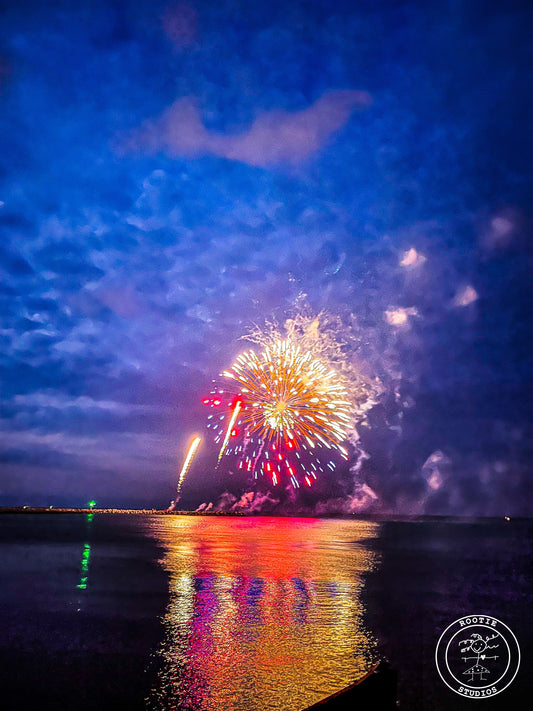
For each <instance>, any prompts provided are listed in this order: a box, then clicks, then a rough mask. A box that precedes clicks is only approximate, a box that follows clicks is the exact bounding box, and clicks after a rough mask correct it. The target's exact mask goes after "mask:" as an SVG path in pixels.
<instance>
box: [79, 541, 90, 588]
mask: <svg viewBox="0 0 533 711" xmlns="http://www.w3.org/2000/svg"><path fill="white" fill-rule="evenodd" d="M90 557H91V546H90V544H89V543H86V544H85V546H84V547H83V553H82V554H81V562H80V569H81V573H82V577H81V578H80V582H79V583H78V584H77V585H76V587H77V588H78V590H85V589H86V588H87V579H88V575H87V573H88V572H89V558H90Z"/></svg>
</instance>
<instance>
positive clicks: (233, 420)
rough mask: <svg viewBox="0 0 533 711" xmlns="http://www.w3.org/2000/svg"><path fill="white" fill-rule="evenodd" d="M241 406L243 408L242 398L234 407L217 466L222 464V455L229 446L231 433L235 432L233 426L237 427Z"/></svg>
mask: <svg viewBox="0 0 533 711" xmlns="http://www.w3.org/2000/svg"><path fill="white" fill-rule="evenodd" d="M241 408H242V402H241V401H240V400H237V402H236V404H235V407H234V409H233V414H232V416H231V418H230V421H229V425H228V428H227V430H226V434H225V436H224V441H223V442H222V447H221V448H220V452H219V454H218V461H217V466H218V465H219V464H220V460H221V459H222V455H223V454H224V452H225V451H226V447H227V446H228V442H229V438H230V437H231V433H232V432H233V428H234V427H235V423H236V421H237V419H238V417H239V413H240V411H241Z"/></svg>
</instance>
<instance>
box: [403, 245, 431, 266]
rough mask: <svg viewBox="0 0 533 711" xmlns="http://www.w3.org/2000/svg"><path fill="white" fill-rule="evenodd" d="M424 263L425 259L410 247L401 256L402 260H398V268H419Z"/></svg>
mask: <svg viewBox="0 0 533 711" xmlns="http://www.w3.org/2000/svg"><path fill="white" fill-rule="evenodd" d="M425 261H426V258H425V257H424V255H423V254H420V252H417V251H416V249H415V248H414V247H411V248H410V249H408V250H407V251H405V252H404V253H403V254H402V258H401V259H400V266H401V267H419V266H420V265H421V264H424V262H425Z"/></svg>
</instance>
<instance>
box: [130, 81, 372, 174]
mask: <svg viewBox="0 0 533 711" xmlns="http://www.w3.org/2000/svg"><path fill="white" fill-rule="evenodd" d="M370 103H371V97H370V95H369V94H367V93H366V92H364V91H353V90H343V91H330V92H326V93H325V94H323V95H322V96H321V97H320V98H319V99H318V100H317V101H315V103H314V104H312V105H311V106H309V107H308V108H306V109H303V110H301V111H295V112H292V113H290V112H286V111H265V112H263V113H260V114H259V115H258V116H257V118H256V119H255V121H254V122H253V123H252V125H251V126H250V128H249V129H248V130H247V131H244V132H243V133H240V134H238V135H227V134H226V135H224V134H217V133H214V132H212V131H208V130H207V129H206V128H205V126H204V125H203V123H202V118H201V116H200V112H199V109H198V106H197V103H196V101H195V100H194V99H193V98H190V97H182V98H180V99H178V100H177V101H175V102H174V103H173V104H172V106H170V108H168V109H167V110H166V111H165V112H164V113H163V114H162V115H161V116H160V117H159V118H157V119H155V120H150V121H147V122H146V123H145V124H144V126H143V127H142V128H141V129H140V130H138V131H136V132H134V134H133V136H132V137H131V138H130V139H128V140H126V141H125V142H124V144H123V145H122V149H124V150H130V151H133V150H147V151H148V152H150V153H155V152H159V151H163V152H166V153H168V154H170V155H171V156H174V157H182V156H183V157H188V158H195V157H199V156H201V155H214V156H219V157H221V158H227V159H228V160H234V161H239V162H241V163H246V164H248V165H252V166H258V167H267V166H272V165H282V164H286V165H287V164H288V165H298V164H301V163H303V162H305V161H306V160H308V159H309V158H310V157H311V156H313V155H314V154H316V153H317V152H318V151H320V150H321V149H322V148H323V147H324V146H325V144H326V143H327V142H328V140H329V139H330V138H331V137H332V135H333V134H334V133H335V132H336V131H338V130H340V129H341V128H342V127H343V126H344V125H345V124H346V123H347V122H348V119H349V118H350V116H351V114H352V113H353V111H354V110H355V109H363V108H365V107H367V106H368V105H369V104H370Z"/></svg>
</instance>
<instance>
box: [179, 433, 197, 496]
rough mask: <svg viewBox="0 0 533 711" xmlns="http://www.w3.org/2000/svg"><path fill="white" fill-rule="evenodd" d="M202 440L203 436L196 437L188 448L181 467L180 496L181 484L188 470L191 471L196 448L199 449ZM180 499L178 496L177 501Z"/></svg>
mask: <svg viewBox="0 0 533 711" xmlns="http://www.w3.org/2000/svg"><path fill="white" fill-rule="evenodd" d="M201 441H202V439H201V437H195V438H194V439H193V441H192V442H191V444H190V445H189V449H188V450H187V456H186V457H185V461H184V462H183V466H182V468H181V472H180V475H179V478H178V488H177V493H178V496H179V494H180V492H181V485H182V484H183V480H184V479H185V477H186V476H187V472H188V471H189V468H190V466H191V462H192V460H193V457H194V455H195V454H196V450H197V449H198V446H199V445H200V442H201ZM177 500H178V497H177V498H176V501H177Z"/></svg>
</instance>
